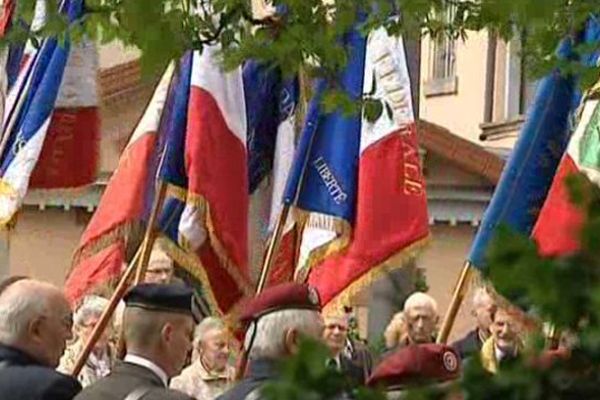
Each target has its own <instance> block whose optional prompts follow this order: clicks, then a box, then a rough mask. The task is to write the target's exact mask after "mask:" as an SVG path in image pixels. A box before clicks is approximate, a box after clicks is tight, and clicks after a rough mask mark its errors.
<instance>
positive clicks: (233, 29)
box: [3, 0, 600, 121]
mask: <svg viewBox="0 0 600 400" xmlns="http://www.w3.org/2000/svg"><path fill="white" fill-rule="evenodd" d="M35 2H36V0H22V1H19V2H17V4H18V6H17V15H18V16H19V18H22V19H23V20H24V21H25V22H27V23H30V22H31V20H32V18H33V9H34V5H35ZM46 3H47V8H48V13H47V15H48V16H47V21H46V23H45V24H44V25H43V26H42V27H39V28H38V29H37V30H36V31H35V32H29V31H28V30H26V29H24V28H23V27H22V26H21V25H19V24H15V26H14V28H13V29H12V30H11V32H10V33H9V34H8V35H7V36H6V37H5V38H4V40H3V42H4V43H6V42H8V41H18V42H23V41H25V40H32V41H34V42H37V41H39V39H40V38H42V37H46V36H59V37H61V38H64V37H65V36H64V35H65V34H66V33H69V34H70V35H71V38H72V39H75V40H77V39H78V38H80V37H82V35H83V33H85V34H87V35H89V36H91V37H92V38H94V39H96V40H98V41H99V42H101V43H108V42H112V41H115V40H118V41H120V42H122V43H123V44H125V45H126V46H130V47H134V48H137V49H139V50H140V51H141V53H142V66H143V69H144V71H146V72H155V71H157V70H160V69H162V68H163V67H164V65H166V63H167V62H168V61H170V60H172V59H178V58H179V57H180V56H181V55H182V54H183V53H184V51H186V50H189V49H195V50H202V49H203V48H204V47H205V46H206V45H212V44H219V45H220V46H221V49H222V62H223V65H224V66H225V67H226V68H228V69H231V68H235V67H236V66H238V65H240V64H241V63H243V62H244V61H245V60H247V59H250V58H252V59H256V60H259V61H263V62H265V63H268V64H271V65H274V66H278V67H280V68H281V70H282V71H283V73H284V74H285V75H286V76H292V75H295V74H297V73H298V72H299V71H303V72H304V73H306V74H307V76H308V77H309V78H314V77H317V76H319V77H325V78H327V79H329V80H330V81H331V82H332V83H334V80H335V73H336V72H337V71H339V70H340V68H342V67H343V66H344V65H345V64H346V60H347V58H348V54H347V49H345V48H344V47H343V46H340V45H339V39H340V36H341V35H342V34H343V33H345V32H347V31H348V30H349V29H350V28H351V27H353V26H355V25H357V26H358V28H359V30H360V31H362V32H363V33H365V34H366V33H367V32H368V31H370V30H372V29H375V28H379V27H384V28H386V29H387V31H388V32H389V33H390V34H393V35H404V36H405V37H408V38H415V37H417V36H418V35H419V34H422V35H425V36H427V35H429V36H432V37H438V36H440V35H446V36H449V37H452V38H455V39H457V40H464V39H467V38H468V37H469V35H470V34H471V33H472V32H474V31H480V30H484V29H486V30H488V31H490V32H494V33H496V34H498V35H499V36H500V37H501V38H503V39H506V40H508V39H511V38H513V37H515V36H516V35H519V36H521V37H524V38H526V40H525V41H524V46H523V56H524V58H525V60H526V62H527V64H528V68H526V70H527V71H532V74H533V75H534V76H539V75H541V74H543V73H546V72H548V71H549V69H550V68H552V67H556V66H559V67H561V69H562V70H564V72H565V73H567V72H569V73H579V74H580V75H581V77H582V79H581V82H582V85H583V86H584V87H589V86H590V85H592V84H593V83H594V80H595V77H596V76H597V73H598V71H597V68H591V67H583V66H581V65H580V64H579V63H577V62H558V60H557V59H556V57H555V54H554V50H555V48H556V45H557V43H558V42H559V41H560V40H561V39H562V38H564V37H566V36H567V35H569V34H571V33H573V32H576V31H578V30H581V28H582V27H583V25H584V23H585V21H586V19H587V18H588V17H589V15H590V14H591V13H596V12H597V10H598V9H600V0H578V1H565V0H544V1H540V0H511V1H505V0H478V1H471V0H352V1H351V0H331V1H322V0H274V1H273V5H274V6H277V7H282V8H283V9H285V10H286V11H285V13H284V14H283V15H282V16H280V17H276V18H273V17H264V18H263V17H260V18H258V17H255V16H254V15H253V13H252V10H251V7H250V1H249V0H152V1H148V0H86V9H87V11H88V12H87V13H86V15H85V16H84V17H83V20H82V21H77V23H76V24H72V25H71V26H68V24H67V22H66V20H65V18H64V16H63V15H61V14H60V13H59V10H58V7H57V4H58V1H57V0H47V1H46ZM449 7H450V8H452V10H453V11H452V12H451V13H448V12H446V11H447V10H448V9H449ZM394 10H401V12H402V13H401V15H399V16H396V17H394V18H390V15H391V14H393V13H394ZM359 18H361V22H358V21H359ZM81 23H82V24H83V25H82V24H81ZM596 49H598V44H594V45H585V46H580V47H579V48H578V51H579V52H580V53H581V54H586V53H589V52H590V51H593V50H596ZM335 91H336V89H335V85H334V89H333V90H332V92H333V93H330V94H329V95H328V96H325V98H324V99H323V101H324V104H325V105H326V108H327V109H329V110H332V109H340V110H341V111H342V112H344V113H346V114H349V113H357V112H359V111H361V110H362V112H363V113H364V115H365V117H366V118H367V119H368V120H371V121H372V120H375V119H377V118H378V117H379V116H380V115H381V114H382V112H383V111H384V110H385V111H387V112H388V113H389V110H388V109H387V108H386V105H385V104H383V103H382V102H381V101H380V100H378V99H374V98H372V97H367V98H366V99H363V100H361V99H352V100H350V99H348V98H347V96H345V95H340V94H339V93H335ZM338 92H339V91H338ZM353 102H354V103H356V104H354V105H351V104H350V103H353Z"/></svg>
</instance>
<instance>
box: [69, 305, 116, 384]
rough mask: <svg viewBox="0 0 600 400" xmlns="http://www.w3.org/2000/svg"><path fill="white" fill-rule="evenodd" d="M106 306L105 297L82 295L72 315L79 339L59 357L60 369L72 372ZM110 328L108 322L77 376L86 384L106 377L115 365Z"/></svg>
mask: <svg viewBox="0 0 600 400" xmlns="http://www.w3.org/2000/svg"><path fill="white" fill-rule="evenodd" d="M107 306H108V300H107V299H105V298H104V297H100V296H95V295H89V296H85V297H84V298H83V300H82V302H81V305H80V306H79V307H78V308H77V310H76V311H75V315H74V317H73V322H74V330H73V332H74V333H75V336H76V338H77V340H76V341H75V342H74V343H73V344H71V345H70V346H69V347H67V350H66V351H65V354H64V355H63V357H62V358H61V360H60V365H59V367H58V370H59V371H61V372H64V373H65V374H69V373H71V371H72V370H73V367H74V366H75V363H76V362H77V357H79V354H80V353H81V351H82V350H83V346H85V343H86V342H87V341H88V339H89V337H90V335H91V334H92V332H93V331H94V327H95V326H96V324H97V323H98V321H99V320H100V316H101V315H102V312H103V311H104V309H105V308H106V307H107ZM111 328H112V327H111V326H110V325H109V326H108V327H107V328H106V329H105V330H104V332H103V333H102V335H101V336H100V338H99V339H98V340H97V341H96V344H95V346H94V349H93V350H92V352H91V354H90V356H89V357H88V359H87V362H86V363H85V365H84V366H83V368H82V369H81V372H80V373H79V375H78V376H77V379H78V380H79V382H80V383H81V385H82V386H83V387H86V386H89V385H91V384H92V383H94V382H96V381H97V380H98V379H100V378H103V377H105V376H106V375H108V374H109V372H110V370H111V368H112V363H113V353H114V351H113V350H112V348H111V346H110V344H109V337H110V334H111Z"/></svg>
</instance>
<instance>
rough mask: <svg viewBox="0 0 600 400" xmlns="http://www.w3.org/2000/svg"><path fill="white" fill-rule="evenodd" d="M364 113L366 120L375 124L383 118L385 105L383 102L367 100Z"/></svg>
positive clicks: (364, 104)
mask: <svg viewBox="0 0 600 400" xmlns="http://www.w3.org/2000/svg"><path fill="white" fill-rule="evenodd" d="M363 112H364V116H365V119H366V120H367V121H369V122H375V121H377V120H378V119H379V117H381V113H382V112H383V104H382V102H381V100H377V99H367V100H365V101H364V103H363Z"/></svg>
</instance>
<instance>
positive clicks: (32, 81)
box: [0, 0, 100, 224]
mask: <svg viewBox="0 0 600 400" xmlns="http://www.w3.org/2000/svg"><path fill="white" fill-rule="evenodd" d="M61 7H62V8H61V10H62V11H63V12H64V13H65V14H66V15H67V16H68V19H69V21H70V22H74V21H76V20H78V19H79V18H81V16H82V15H83V13H84V4H83V1H82V0H65V1H64V2H63V3H62V5H61ZM97 70H98V59H97V52H96V48H95V46H94V45H93V44H92V43H91V42H89V41H87V40H85V39H84V40H82V41H81V42H79V43H77V44H75V45H72V44H71V43H70V41H69V40H68V39H67V40H65V41H64V43H59V42H58V40H57V38H46V39H44V40H43V42H42V45H41V48H40V49H39V50H35V51H34V52H33V53H32V54H31V58H30V59H29V61H27V63H26V65H25V66H24V67H23V68H22V69H21V70H20V72H19V77H18V79H17V82H16V83H15V85H14V86H13V88H12V90H11V92H10V93H9V96H8V100H7V107H6V112H5V116H4V130H5V134H4V136H3V137H2V141H1V144H0V150H1V155H0V157H1V158H0V187H1V188H2V190H0V223H2V224H5V223H8V222H10V221H11V220H12V219H13V218H14V215H15V214H16V212H17V211H18V209H19V207H20V206H21V204H22V202H23V199H24V197H25V195H26V193H27V190H28V189H29V187H32V188H41V189H65V188H68V189H71V188H77V187H81V186H84V185H87V184H91V183H93V182H94V180H95V178H96V165H97V160H98V149H97V141H98V138H99V133H100V127H99V114H98V93H97V84H96V73H97Z"/></svg>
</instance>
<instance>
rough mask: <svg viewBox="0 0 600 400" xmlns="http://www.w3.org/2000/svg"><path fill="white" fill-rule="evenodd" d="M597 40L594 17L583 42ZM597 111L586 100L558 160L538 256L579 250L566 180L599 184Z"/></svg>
mask: <svg viewBox="0 0 600 400" xmlns="http://www.w3.org/2000/svg"><path fill="white" fill-rule="evenodd" d="M599 37H600V23H599V21H598V19H597V18H591V19H590V20H589V21H588V24H587V29H586V41H587V42H595V41H597V40H598V39H599ZM583 61H584V62H585V63H586V64H587V65H592V66H595V65H597V63H598V54H597V53H595V54H590V55H588V56H587V58H586V59H584V60H583ZM599 128H600V109H599V102H598V98H597V96H596V95H595V93H594V90H592V95H591V96H590V97H589V98H586V99H585V101H584V103H583V106H582V111H581V117H580V120H579V122H578V124H577V128H576V130H575V133H574V134H573V136H572V137H571V139H570V141H569V144H568V146H567V150H566V152H565V154H564V155H563V157H562V159H561V160H560V164H559V165H558V169H557V171H556V175H555V176H554V179H553V181H552V186H551V187H550V190H549V192H548V197H547V199H546V201H545V202H544V205H543V207H542V210H541V212H540V215H539V218H538V220H537V222H536V224H535V226H534V228H533V233H532V236H533V237H534V238H535V240H536V241H537V243H538V246H539V250H540V253H541V254H544V255H552V256H554V255H565V254H568V253H571V252H574V251H577V250H578V249H579V233H580V230H581V227H582V225H583V221H584V216H583V212H582V210H580V209H579V208H577V207H576V206H574V205H573V204H571V202H570V200H569V193H568V189H567V187H566V185H565V179H566V178H567V177H568V176H569V175H571V174H574V173H577V172H581V173H583V174H585V175H586V176H587V177H588V178H589V179H590V180H591V181H592V182H594V183H595V184H600V174H599V171H600V159H599V158H598V155H599V154H600V153H599V151H600V142H599V140H598V129H599Z"/></svg>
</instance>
